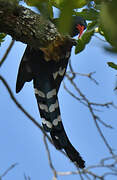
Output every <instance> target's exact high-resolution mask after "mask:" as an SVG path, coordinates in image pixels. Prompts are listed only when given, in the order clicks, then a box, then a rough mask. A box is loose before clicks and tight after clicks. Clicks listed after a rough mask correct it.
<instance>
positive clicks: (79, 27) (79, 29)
mask: <svg viewBox="0 0 117 180" xmlns="http://www.w3.org/2000/svg"><path fill="white" fill-rule="evenodd" d="M77 29H78V31H79V36H78V38H80V37H81V35H82V33H83V31H84V29H85V27H84V26H83V25H80V24H78V25H77Z"/></svg>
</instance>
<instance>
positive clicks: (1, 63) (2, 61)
mask: <svg viewBox="0 0 117 180" xmlns="http://www.w3.org/2000/svg"><path fill="white" fill-rule="evenodd" d="M14 43H15V40H11V43H10V45H9V47H8V48H7V50H6V52H5V54H4V56H3V58H2V59H1V61H0V67H1V66H2V65H3V63H4V61H5V59H6V58H7V56H8V54H9V52H10V50H11V48H12V47H13V45H14Z"/></svg>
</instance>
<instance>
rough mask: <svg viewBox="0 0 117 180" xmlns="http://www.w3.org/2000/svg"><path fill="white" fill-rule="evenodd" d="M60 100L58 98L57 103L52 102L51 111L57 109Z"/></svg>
mask: <svg viewBox="0 0 117 180" xmlns="http://www.w3.org/2000/svg"><path fill="white" fill-rule="evenodd" d="M58 106H59V105H58V101H57V100H56V103H55V104H51V105H50V107H49V112H53V111H55V109H57V108H58Z"/></svg>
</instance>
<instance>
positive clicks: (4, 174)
mask: <svg viewBox="0 0 117 180" xmlns="http://www.w3.org/2000/svg"><path fill="white" fill-rule="evenodd" d="M17 165H18V163H15V164H12V165H11V166H10V167H9V168H8V169H7V170H6V171H5V172H4V173H3V174H2V175H1V176H0V179H2V178H3V177H4V176H6V175H7V174H8V172H9V171H11V170H12V169H13V168H15V167H16V166H17Z"/></svg>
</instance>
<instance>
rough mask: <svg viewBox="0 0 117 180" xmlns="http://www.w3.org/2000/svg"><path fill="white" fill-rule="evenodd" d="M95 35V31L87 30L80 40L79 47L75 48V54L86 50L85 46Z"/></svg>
mask: <svg viewBox="0 0 117 180" xmlns="http://www.w3.org/2000/svg"><path fill="white" fill-rule="evenodd" d="M93 34H94V30H91V31H89V30H87V31H86V32H85V33H84V34H83V35H82V37H81V38H79V39H78V41H77V45H76V48H75V54H78V53H80V52H81V51H83V50H84V48H85V46H86V45H87V44H88V43H89V42H90V40H91V38H92V36H93Z"/></svg>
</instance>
